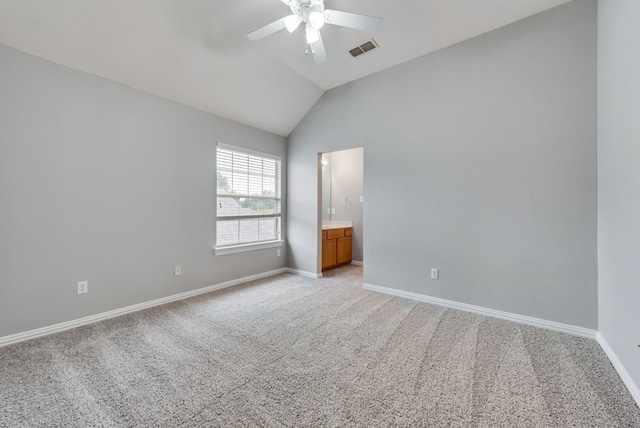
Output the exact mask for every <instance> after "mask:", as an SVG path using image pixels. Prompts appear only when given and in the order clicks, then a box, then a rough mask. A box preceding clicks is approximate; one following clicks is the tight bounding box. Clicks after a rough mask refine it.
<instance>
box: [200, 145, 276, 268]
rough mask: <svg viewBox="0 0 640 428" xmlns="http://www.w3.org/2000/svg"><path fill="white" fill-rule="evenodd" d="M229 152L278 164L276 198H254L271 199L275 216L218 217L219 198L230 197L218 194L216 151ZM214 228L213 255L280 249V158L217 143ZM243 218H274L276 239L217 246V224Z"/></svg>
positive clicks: (258, 197)
mask: <svg viewBox="0 0 640 428" xmlns="http://www.w3.org/2000/svg"><path fill="white" fill-rule="evenodd" d="M219 149H223V150H229V151H232V152H238V153H242V154H246V155H252V156H259V157H261V158H263V159H272V160H275V161H277V162H278V164H277V165H278V166H277V168H276V174H277V176H276V182H277V184H276V186H279V189H278V190H277V192H276V193H277V196H276V197H274V198H265V197H264V196H255V198H256V199H273V200H275V201H276V203H277V204H278V206H279V212H278V213H277V214H272V215H270V214H265V215H261V214H258V215H234V216H218V204H219V203H220V202H219V198H220V197H229V196H231V195H228V194H227V195H225V194H222V195H221V194H220V193H219V191H218V176H219V175H218V150H219ZM215 165H216V205H215V206H216V216H215V219H216V228H215V230H216V231H215V245H214V248H213V249H214V251H215V254H216V255H217V256H218V255H226V254H236V253H242V252H245V251H254V250H262V249H266V248H275V247H280V246H282V244H283V243H284V240H283V239H282V202H283V201H282V199H283V198H282V185H283V182H282V176H283V174H282V157H281V156H278V155H274V154H271V153H264V152H260V151H257V150H252V149H247V148H245V147H239V146H234V145H230V144H226V143H223V142H218V143H217V144H216V164H215ZM241 197H248V198H251V197H253V196H252V195H241ZM243 218H247V219H251V218H275V219H276V231H275V233H276V239H272V240H264V241H256V242H249V243H235V244H230V245H218V222H219V221H222V220H236V219H237V220H241V219H243Z"/></svg>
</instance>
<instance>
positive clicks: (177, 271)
mask: <svg viewBox="0 0 640 428" xmlns="http://www.w3.org/2000/svg"><path fill="white" fill-rule="evenodd" d="M180 275H182V266H176V267H175V269H174V270H173V276H180Z"/></svg>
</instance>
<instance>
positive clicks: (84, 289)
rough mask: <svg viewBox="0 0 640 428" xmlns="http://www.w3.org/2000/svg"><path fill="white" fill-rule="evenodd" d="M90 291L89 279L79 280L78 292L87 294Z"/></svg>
mask: <svg viewBox="0 0 640 428" xmlns="http://www.w3.org/2000/svg"><path fill="white" fill-rule="evenodd" d="M88 292H89V281H79V282H78V294H85V293H88Z"/></svg>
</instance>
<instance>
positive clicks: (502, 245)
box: [287, 0, 597, 329]
mask: <svg viewBox="0 0 640 428" xmlns="http://www.w3.org/2000/svg"><path fill="white" fill-rule="evenodd" d="M596 27H597V23H596V2H595V0H586V1H580V2H570V3H568V4H566V5H563V6H560V7H558V8H555V9H552V10H549V11H547V12H544V13H542V14H539V15H536V16H533V17H531V18H528V19H526V20H523V21H520V22H517V23H514V24H512V25H509V26H507V27H503V28H501V29H498V30H496V31H493V32H491V33H488V34H485V35H482V36H479V37H477V38H475V39H472V40H468V41H465V42H463V43H460V44H458V45H455V46H452V47H449V48H447V49H443V50H441V51H438V52H436V53H433V54H430V55H426V56H423V57H420V58H417V59H415V60H413V61H410V62H408V63H405V64H401V65H399V66H396V67H394V68H391V69H388V70H384V71H381V72H379V73H377V74H374V75H371V76H368V77H366V78H363V79H360V80H357V81H355V82H352V83H350V84H347V85H344V86H341V87H338V88H335V89H332V90H330V91H328V92H326V93H325V94H324V96H323V97H322V98H321V99H320V100H319V102H318V103H317V104H316V105H315V106H314V107H313V108H312V109H311V111H310V112H309V113H308V114H307V116H306V117H305V118H304V119H303V121H302V122H301V123H300V124H299V125H298V127H297V128H296V129H295V131H294V132H293V133H292V134H291V135H290V137H289V149H288V156H289V165H288V167H289V182H288V189H289V201H290V203H289V207H288V229H287V230H288V236H289V240H288V244H289V248H290V253H289V265H290V266H291V267H293V268H296V269H301V270H305V271H313V272H317V271H318V270H319V269H318V266H319V265H318V262H319V257H318V253H319V249H320V242H319V236H318V233H317V230H318V222H319V221H320V219H321V218H320V216H319V211H318V203H319V198H318V194H317V188H318V181H317V180H318V179H319V178H318V174H317V172H316V171H317V166H316V165H317V153H319V152H328V151H335V150H339V149H342V148H346V147H353V146H363V147H364V164H365V165H366V172H365V181H364V187H365V189H366V204H367V210H366V212H365V215H364V222H365V223H366V225H367V227H366V229H365V231H364V233H365V236H364V252H365V254H366V256H367V265H366V268H365V271H364V275H365V277H364V280H365V282H366V283H370V284H374V285H378V286H384V287H391V288H396V289H400V290H406V291H410V292H415V293H421V294H425V295H430V296H435V297H439V298H444V299H449V300H454V301H458V302H464V303H469V304H474V305H478V306H483V307H488V308H493V309H497V310H502V311H507V312H512V313H517V314H522V315H528V316H532V317H538V318H542V319H546V320H551V321H556V322H562V323H567V324H571V325H575V326H581V327H586V328H592V329H595V328H597V259H596V253H597V248H596V185H597V184H596V83H597V82H596V45H597V38H596ZM372 55H375V52H373V53H372ZM432 267H435V268H439V269H440V279H439V280H430V279H428V278H429V269H430V268H432Z"/></svg>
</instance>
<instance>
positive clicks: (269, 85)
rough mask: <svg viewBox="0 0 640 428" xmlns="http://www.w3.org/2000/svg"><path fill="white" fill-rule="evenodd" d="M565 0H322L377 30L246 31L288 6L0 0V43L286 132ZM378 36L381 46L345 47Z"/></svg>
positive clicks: (236, 1) (183, 0) (232, 1)
mask: <svg viewBox="0 0 640 428" xmlns="http://www.w3.org/2000/svg"><path fill="white" fill-rule="evenodd" d="M568 1H569V0H482V1H478V0H396V1H389V0H326V3H325V4H326V6H327V8H331V9H336V10H343V11H347V12H353V13H361V14H366V15H374V16H380V17H383V18H384V29H383V31H382V32H380V34H375V35H369V34H366V33H363V32H360V31H357V30H350V29H345V28H339V27H335V26H329V25H327V26H325V27H324V28H323V29H322V31H321V32H322V35H323V38H324V42H325V46H326V49H327V55H328V58H329V59H328V62H327V63H325V64H322V65H316V64H315V63H314V62H313V59H312V58H311V57H310V56H305V54H304V50H305V42H304V32H303V30H302V28H299V29H298V30H297V31H296V32H295V33H293V34H289V33H288V32H287V31H286V30H285V31H281V32H279V33H277V34H274V35H272V36H270V37H268V38H266V39H264V40H262V41H260V42H252V41H250V40H249V39H247V38H246V37H245V35H246V34H247V33H248V32H250V31H252V30H255V29H257V28H259V27H261V26H263V25H265V24H268V23H270V22H272V21H275V20H276V19H279V18H281V17H283V16H286V15H288V14H290V11H289V9H288V7H287V6H286V5H284V4H283V3H282V2H281V1H279V0H127V1H122V0H56V1H46V0H0V43H1V44H4V45H6V46H10V47H13V48H16V49H19V50H22V51H25V52H28V53H31V54H33V55H36V56H39V57H42V58H46V59H48V60H51V61H54V62H57V63H60V64H63V65H66V66H69V67H72V68H75V69H78V70H82V71H86V72H89V73H93V74H96V75H99V76H103V77H106V78H108V79H112V80H115V81H117V82H121V83H124V84H126V85H129V86H132V87H134V88H138V89H141V90H143V91H147V92H150V93H153V94H157V95H160V96H162V97H165V98H168V99H171V100H174V101H178V102H180V103H183V104H186V105H189V106H192V107H195V108H197V109H200V110H204V111H207V112H211V113H214V114H217V115H219V116H222V117H226V118H229V119H233V120H236V121H238V122H242V123H245V124H248V125H251V126H254V127H256V128H260V129H264V130H267V131H270V132H273V133H276V134H280V135H288V134H289V133H290V132H291V131H292V130H293V128H295V126H296V125H297V124H298V122H299V121H300V120H301V119H302V117H303V116H304V115H305V114H306V113H307V111H308V110H309V109H310V108H311V107H312V106H313V104H314V103H315V102H316V101H317V100H318V98H319V97H320V96H321V95H322V93H323V92H324V91H325V90H327V89H330V88H333V87H336V86H339V85H342V84H344V83H347V82H350V81H352V80H355V79H358V78H360V77H363V76H366V75H368V74H371V73H375V72H376V71H379V70H382V69H385V68H388V67H391V66H393V65H396V64H399V63H402V62H405V61H407V60H410V59H412V58H416V57H418V56H421V55H424V54H426V53H429V52H433V51H436V50H438V49H441V48H443V47H445V46H450V45H452V44H454V43H458V42H460V41H462V40H465V39H468V38H470V37H473V36H476V35H479V34H482V33H485V32H487V31H491V30H493V29H496V28H498V27H501V26H504V25H506V24H509V23H511V22H514V21H517V20H520V19H522V18H525V17H527V16H531V15H533V14H536V13H538V12H541V11H544V10H546V9H549V8H552V7H555V6H558V5H560V4H563V3H567V2H568ZM372 36H373V37H374V38H375V40H376V41H377V42H378V43H379V44H380V48H379V49H377V50H375V51H372V52H370V53H368V54H366V55H363V56H360V57H358V58H355V59H354V58H352V57H351V56H350V55H349V53H348V50H349V49H351V48H353V47H355V46H357V45H360V44H362V43H364V42H365V41H367V40H368V39H369V38H370V37H372Z"/></svg>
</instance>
